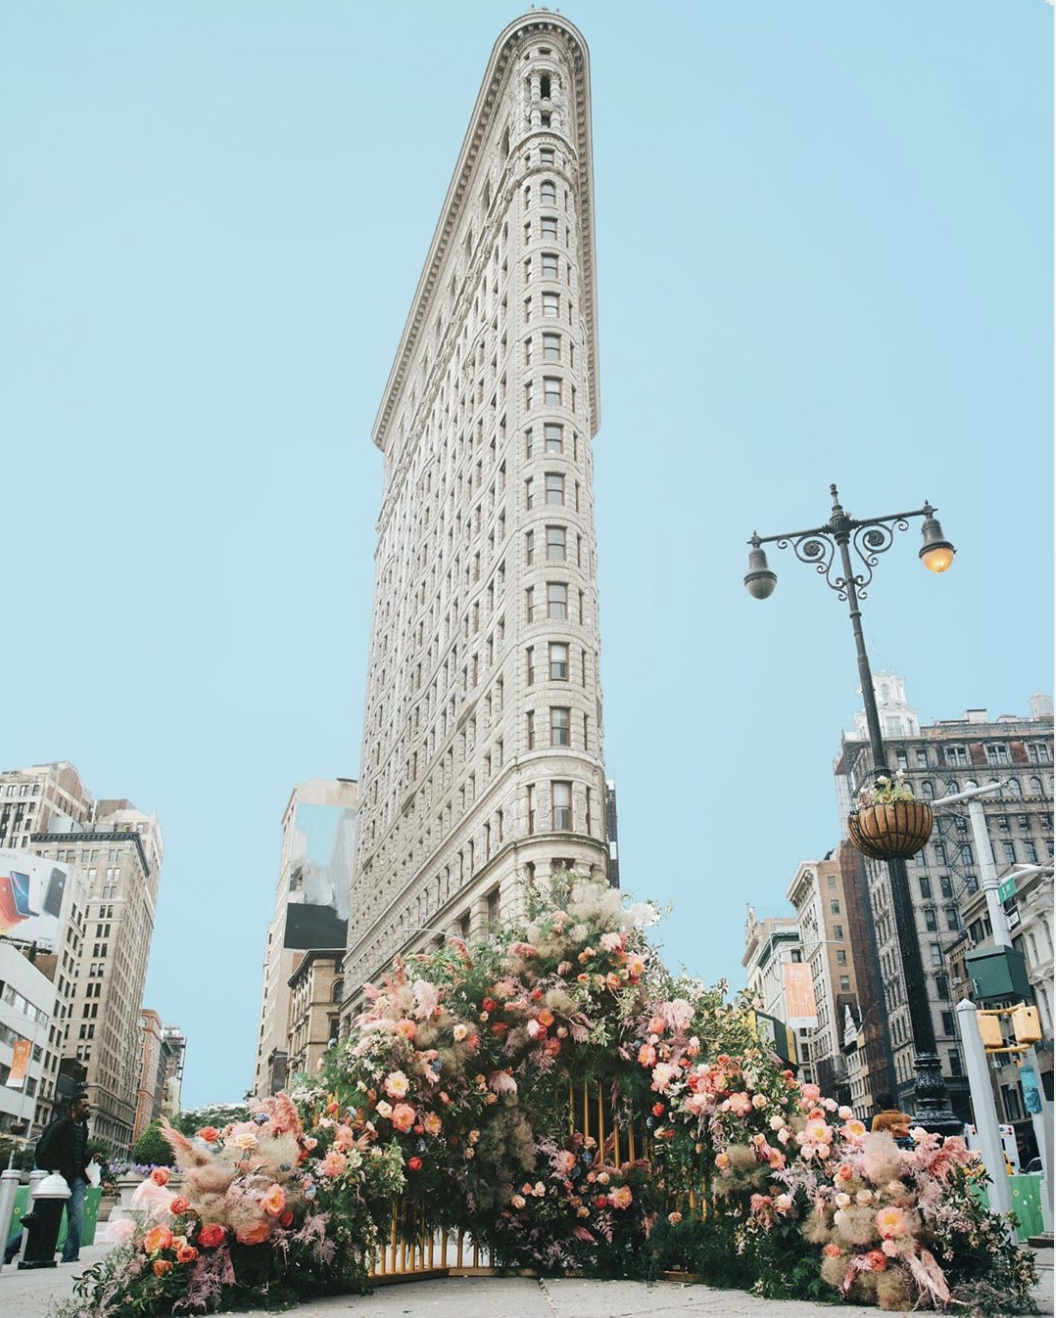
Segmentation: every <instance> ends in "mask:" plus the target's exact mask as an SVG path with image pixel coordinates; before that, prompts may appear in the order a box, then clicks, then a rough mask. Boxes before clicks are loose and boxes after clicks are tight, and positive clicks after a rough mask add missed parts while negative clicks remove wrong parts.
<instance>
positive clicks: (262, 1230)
mask: <svg viewBox="0 0 1056 1318" xmlns="http://www.w3.org/2000/svg"><path fill="white" fill-rule="evenodd" d="M235 1234H236V1235H237V1237H238V1239H239V1241H240V1242H241V1243H242V1244H243V1245H263V1243H264V1242H265V1240H267V1238H268V1237H269V1236H270V1235H271V1227H269V1226H268V1224H267V1222H254V1223H253V1225H252V1226H251V1227H246V1229H245V1230H244V1231H238V1232H236V1233H235Z"/></svg>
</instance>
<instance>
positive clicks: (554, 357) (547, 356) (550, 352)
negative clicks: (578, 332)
mask: <svg viewBox="0 0 1056 1318" xmlns="http://www.w3.org/2000/svg"><path fill="white" fill-rule="evenodd" d="M560 360H561V335H560V334H544V335H543V361H544V362H559V361H560Z"/></svg>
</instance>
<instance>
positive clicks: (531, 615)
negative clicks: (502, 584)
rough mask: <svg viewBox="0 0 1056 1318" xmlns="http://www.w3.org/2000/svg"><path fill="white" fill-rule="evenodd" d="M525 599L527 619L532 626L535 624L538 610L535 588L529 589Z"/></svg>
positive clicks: (525, 593) (530, 587)
mask: <svg viewBox="0 0 1056 1318" xmlns="http://www.w3.org/2000/svg"><path fill="white" fill-rule="evenodd" d="M524 599H525V606H526V607H525V617H526V618H527V620H528V622H529V624H531V623H533V622H535V610H536V599H535V587H534V586H529V587H528V589H527V590H526V591H525V592H524Z"/></svg>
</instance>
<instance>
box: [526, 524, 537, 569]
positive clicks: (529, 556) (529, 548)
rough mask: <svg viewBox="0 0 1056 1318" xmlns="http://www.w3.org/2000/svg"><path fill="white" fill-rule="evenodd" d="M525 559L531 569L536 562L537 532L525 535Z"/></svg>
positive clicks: (529, 532)
mask: <svg viewBox="0 0 1056 1318" xmlns="http://www.w3.org/2000/svg"><path fill="white" fill-rule="evenodd" d="M524 558H525V562H526V563H527V564H528V566H529V567H531V566H532V564H533V563H534V562H535V532H534V531H525V533H524Z"/></svg>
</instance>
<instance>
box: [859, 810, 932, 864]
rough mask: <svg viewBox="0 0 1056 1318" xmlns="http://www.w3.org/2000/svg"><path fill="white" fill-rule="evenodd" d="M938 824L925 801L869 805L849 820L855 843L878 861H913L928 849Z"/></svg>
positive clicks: (866, 854)
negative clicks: (928, 842)
mask: <svg viewBox="0 0 1056 1318" xmlns="http://www.w3.org/2000/svg"><path fill="white" fill-rule="evenodd" d="M934 824H935V817H934V816H933V815H932V813H931V806H930V805H926V804H925V802H923V801H891V802H890V803H888V804H887V805H880V804H878V805H867V806H863V807H862V808H861V809H860V810H854V811H852V812H851V814H850V815H849V816H848V817H847V828H848V830H849V832H850V834H851V841H852V842H853V843H854V845H855V846H856V847H857V848H858V850H859V851H860V852H862V854H863V855H865V856H871V857H872V858H873V859H874V860H894V859H896V858H897V857H901V858H902V859H903V860H909V858H910V857H911V856H915V855H916V854H917V852H918V851H921V850H922V849H923V848H924V846H925V844H926V843H927V840H928V838H929V837H931V830H932V828H933V827H934Z"/></svg>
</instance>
